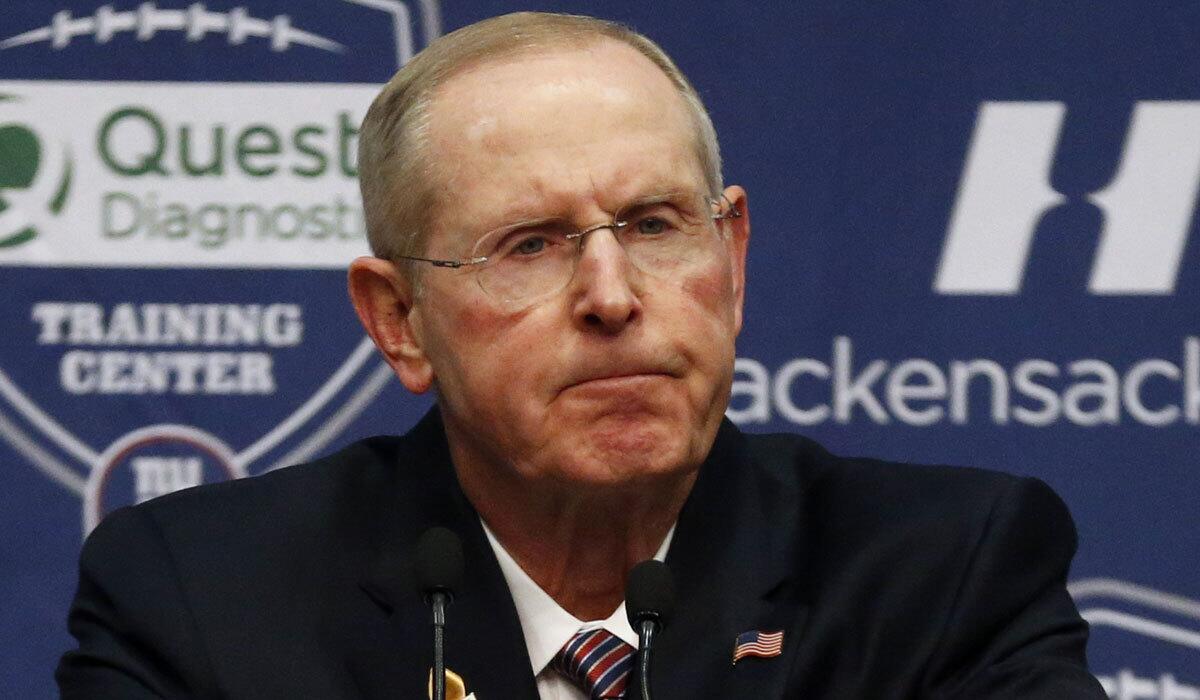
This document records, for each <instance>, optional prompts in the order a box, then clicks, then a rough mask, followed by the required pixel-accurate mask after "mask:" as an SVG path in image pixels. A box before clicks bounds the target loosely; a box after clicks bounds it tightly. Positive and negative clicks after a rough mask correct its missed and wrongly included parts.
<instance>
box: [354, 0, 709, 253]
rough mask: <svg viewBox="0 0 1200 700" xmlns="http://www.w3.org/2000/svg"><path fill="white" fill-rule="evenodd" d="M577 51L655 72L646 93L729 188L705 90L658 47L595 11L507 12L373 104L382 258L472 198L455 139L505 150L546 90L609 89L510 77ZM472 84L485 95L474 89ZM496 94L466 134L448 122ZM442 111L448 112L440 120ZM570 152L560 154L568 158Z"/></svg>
mask: <svg viewBox="0 0 1200 700" xmlns="http://www.w3.org/2000/svg"><path fill="white" fill-rule="evenodd" d="M569 54H575V55H576V56H577V57H579V56H582V57H584V58H585V59H587V60H594V61H596V68H597V69H599V70H603V69H604V67H605V65H604V63H603V61H608V60H619V61H622V62H623V63H624V64H628V65H639V66H640V69H641V70H644V71H650V72H652V73H654V74H655V75H656V76H657V80H658V82H657V85H656V86H655V89H656V90H657V91H658V92H656V94H653V95H643V96H642V99H649V100H654V101H656V102H657V103H660V104H661V105H663V109H664V110H665V112H669V113H671V114H672V115H673V116H672V117H671V118H672V119H674V118H675V116H679V117H681V118H680V119H679V120H678V122H677V123H676V124H674V126H677V127H678V128H679V129H680V130H681V133H682V134H684V136H685V138H686V139H687V140H688V143H689V145H690V148H691V151H692V154H693V156H694V158H695V161H696V162H697V163H698V164H699V168H700V169H701V170H702V172H703V178H704V181H705V183H706V186H707V187H708V188H709V189H710V190H711V191H712V192H714V193H715V192H718V191H719V190H720V187H721V177H720V156H719V151H718V147H717V142H716V136H715V133H714V131H713V128H712V123H711V121H710V120H709V118H708V115H707V113H706V112H705V110H704V107H703V105H702V104H701V102H700V100H699V97H698V96H697V95H696V92H695V90H694V89H693V88H692V86H691V85H690V84H689V83H688V81H687V79H686V78H685V77H684V76H683V75H682V73H680V72H679V70H678V68H676V67H675V65H674V63H673V62H672V61H671V59H670V58H669V57H667V55H666V54H665V53H663V52H662V50H661V49H660V48H659V47H658V46H657V45H655V44H654V43H653V42H651V41H650V40H649V39H646V38H645V37H643V36H641V35H640V34H637V33H635V32H633V31H632V30H630V29H628V28H626V27H623V26H621V25H618V24H615V23H612V22H607V21H603V20H598V19H594V18H590V17H579V16H574V15H556V14H544V13H516V14H511V15H504V16H502V17H496V18H493V19H489V20H485V21H483V22H479V23H477V24H473V25H470V26H468V27H464V28H462V29H459V30H458V31H456V32H453V33H451V34H448V35H446V36H445V37H442V38H440V39H438V40H437V41H435V42H433V43H432V44H431V45H430V46H429V47H428V48H426V49H425V50H424V51H422V52H421V53H420V54H418V55H417V56H416V57H415V58H414V59H413V60H412V61H410V62H409V63H408V64H407V65H405V66H404V67H403V68H402V69H401V70H400V71H399V72H398V73H397V74H396V75H395V76H394V77H393V78H392V80H391V81H389V83H388V84H387V85H386V86H385V87H384V89H383V91H382V92H381V93H380V95H379V96H378V97H377V98H376V99H375V102H374V103H373V104H372V105H371V108H370V110H369V111H368V113H367V117H366V119H365V120H364V122H363V127H362V133H361V137H360V144H359V170H360V182H361V187H362V193H363V204H364V209H365V213H366V220H367V230H368V235H369V237H370V242H371V248H372V250H373V251H374V253H375V254H376V255H378V256H380V257H384V258H391V259H394V258H396V257H397V256H400V255H413V254H420V253H421V252H423V250H424V245H425V242H426V240H427V236H428V229H429V226H430V224H431V223H432V221H433V218H432V217H433V215H434V212H436V210H437V209H438V208H439V205H440V204H442V203H443V202H444V201H446V200H444V199H443V197H442V196H441V194H442V193H443V192H448V191H449V192H451V193H452V194H454V195H457V196H460V197H461V196H469V195H470V193H469V192H453V191H452V190H451V189H448V188H453V186H454V185H453V183H454V179H455V174H456V172H458V171H460V170H461V168H462V167H463V164H462V162H461V160H458V159H453V158H449V157H448V156H447V153H448V152H447V150H446V146H447V145H449V144H448V143H447V139H449V140H456V139H460V138H465V139H468V140H473V141H472V142H473V143H475V144H476V145H480V146H484V147H489V148H491V147H500V144H499V143H498V139H503V138H504V137H503V136H502V135H501V132H502V131H504V130H506V129H507V128H508V127H511V126H513V124H512V120H511V119H510V117H512V116H513V115H514V114H516V113H520V112H521V110H523V109H526V108H527V105H528V104H529V102H530V101H532V100H533V96H534V95H535V94H536V95H539V96H542V97H544V96H547V95H549V94H551V93H553V92H555V91H558V92H559V93H562V92H563V91H576V92H579V91H584V90H596V89H601V88H600V86H599V85H597V84H596V83H595V81H594V80H593V81H591V82H589V78H588V76H587V75H585V73H586V71H581V72H579V74H578V75H576V76H575V78H574V79H570V78H567V77H564V76H562V75H560V76H559V79H558V80H557V81H552V82H551V83H548V84H544V85H531V84H530V83H529V82H528V81H525V82H524V83H523V84H518V83H520V77H521V76H520V75H518V74H517V73H516V72H512V71H509V72H508V74H505V69H504V66H505V65H508V66H513V65H517V64H521V63H523V62H529V61H534V62H538V61H551V62H553V61H561V60H567V57H568V55H569ZM485 72H486V73H488V74H489V75H491V76H492V78H493V79H496V78H499V77H501V76H504V77H505V79H506V80H507V81H508V82H507V83H506V86H507V88H506V89H507V91H508V92H505V90H504V89H501V87H500V85H499V84H496V83H492V84H483V85H481V84H480V81H479V79H478V77H477V76H478V75H481V74H483V73H485ZM468 91H473V92H474V93H476V94H475V95H474V96H473V97H472V96H468V95H467V94H466V93H467V92H468ZM580 94H581V93H580ZM592 96H593V97H599V98H602V99H603V98H605V97H607V98H609V99H611V100H621V99H629V98H630V97H631V96H630V95H615V94H613V95H607V96H606V95H602V94H601V95H592ZM487 99H490V100H492V102H491V114H490V116H489V115H488V114H486V113H479V114H477V115H476V116H477V118H476V121H475V123H473V124H457V126H458V127H460V128H459V130H458V132H457V133H451V131H450V130H449V129H442V128H441V126H442V123H443V120H444V119H447V115H449V116H453V112H452V111H448V110H446V109H444V107H445V106H447V105H454V104H465V103H463V102H462V100H466V101H467V102H466V103H471V104H475V105H476V106H482V104H481V103H480V100H487ZM614 104H615V103H614ZM439 110H441V112H442V114H440V115H439V116H437V117H436V118H435V116H434V115H435V112H437V111H439ZM594 118H595V115H590V114H585V113H583V112H581V111H574V112H573V113H571V112H570V110H565V111H564V113H563V114H562V115H561V120H567V119H571V120H583V121H584V122H586V121H587V120H589V119H594ZM561 120H556V121H555V124H557V123H559V121H561ZM525 123H528V121H526V122H525ZM544 126H545V127H550V126H551V124H545V125H544ZM435 127H436V128H435ZM435 131H436V132H437V134H436V136H435V133H434V132H435ZM526 143H528V142H527V141H526ZM568 157H569V155H568V154H566V153H560V155H559V158H560V159H565V158H568Z"/></svg>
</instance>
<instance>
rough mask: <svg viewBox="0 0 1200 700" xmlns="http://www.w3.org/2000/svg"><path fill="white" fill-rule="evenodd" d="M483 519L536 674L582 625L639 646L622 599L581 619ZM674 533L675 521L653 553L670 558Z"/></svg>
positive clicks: (659, 556) (484, 528) (661, 558)
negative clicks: (603, 612) (602, 614)
mask: <svg viewBox="0 0 1200 700" xmlns="http://www.w3.org/2000/svg"><path fill="white" fill-rule="evenodd" d="M480 522H481V523H483V531H484V533H485V534H487V538H488V543H489V544H491V545H492V551H493V552H495V553H496V561H497V562H498V563H499V564H500V571H501V573H503V574H504V580H505V582H506V583H508V590H509V592H510V593H511V594H512V599H513V604H514V605H515V606H516V608H517V617H518V618H519V619H520V620H521V631H522V632H523V633H524V635H525V649H526V650H527V651H528V652H529V663H530V666H531V667H532V669H533V675H535V676H536V675H538V674H539V673H541V672H542V669H544V668H546V666H547V665H548V664H549V663H550V662H551V661H552V660H553V659H554V655H555V654H557V653H558V650H559V649H561V648H562V645H564V644H566V643H567V640H569V639H570V638H571V637H573V636H575V633H576V632H578V631H579V630H580V629H595V628H597V627H603V628H604V629H606V630H608V631H609V632H611V633H612V634H614V635H616V636H617V637H619V638H620V639H621V640H622V641H623V642H625V643H626V644H628V645H630V646H632V647H634V648H635V649H636V648H637V645H638V636H637V633H636V632H634V631H633V627H632V626H630V624H629V619H628V617H626V615H625V601H621V605H620V606H619V607H618V608H617V609H616V610H614V611H613V613H612V614H611V615H609V616H608V617H607V618H605V619H603V620H589V621H584V620H580V619H579V618H577V617H575V616H574V615H572V614H571V613H569V612H567V611H566V610H564V609H563V608H562V606H561V605H559V604H558V603H557V602H556V601H555V600H554V599H553V598H551V597H550V594H548V593H546V592H545V591H543V590H542V589H541V587H540V586H538V585H537V584H536V583H534V581H533V579H531V578H530V577H529V574H527V573H525V570H524V569H522V568H521V566H520V565H519V564H517V562H516V560H514V559H513V558H512V556H511V555H510V554H509V553H508V551H507V550H505V549H504V545H502V544H500V541H499V540H497V539H496V535H494V534H493V533H492V530H491V528H489V527H488V526H487V523H484V522H483V521H482V519H480ZM674 535H675V526H674V525H672V526H671V529H670V530H669V531H667V536H666V537H665V538H663V541H662V544H661V545H659V547H658V552H656V553H655V554H654V558H655V559H657V560H658V561H663V560H665V559H666V558H667V548H668V547H670V545H671V538H672V537H674Z"/></svg>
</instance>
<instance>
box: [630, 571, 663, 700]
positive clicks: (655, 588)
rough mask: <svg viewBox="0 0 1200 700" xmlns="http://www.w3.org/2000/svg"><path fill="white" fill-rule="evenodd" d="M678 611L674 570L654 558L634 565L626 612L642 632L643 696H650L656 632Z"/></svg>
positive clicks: (640, 681)
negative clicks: (672, 572)
mask: <svg viewBox="0 0 1200 700" xmlns="http://www.w3.org/2000/svg"><path fill="white" fill-rule="evenodd" d="M674 611H675V584H674V582H672V580H671V570H670V569H668V568H667V565H666V564H664V563H662V562H661V561H656V560H654V559H651V560H649V561H644V562H642V563H641V564H638V565H637V566H635V567H633V570H632V571H630V572H629V579H628V580H627V582H626V584H625V614H626V615H628V616H629V624H630V625H632V626H633V629H634V631H636V632H637V633H638V654H637V656H638V664H637V666H638V686H639V687H640V688H641V689H642V691H641V694H642V700H650V652H651V651H652V650H653V648H654V635H655V634H657V633H658V632H660V631H662V629H663V628H664V627H666V626H667V622H668V621H669V620H670V619H671V613H673V612H674Z"/></svg>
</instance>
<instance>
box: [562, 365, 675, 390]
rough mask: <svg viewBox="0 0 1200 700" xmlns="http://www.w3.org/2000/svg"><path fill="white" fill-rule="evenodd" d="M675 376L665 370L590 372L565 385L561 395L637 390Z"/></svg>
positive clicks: (656, 368)
mask: <svg viewBox="0 0 1200 700" xmlns="http://www.w3.org/2000/svg"><path fill="white" fill-rule="evenodd" d="M674 376H675V375H674V374H673V373H671V372H669V371H667V370H665V369H664V368H658V367H655V368H639V369H630V370H613V371H604V372H589V373H588V374H586V375H584V376H582V377H579V378H576V379H574V380H573V381H571V382H570V383H568V384H567V385H565V386H564V387H563V388H562V389H561V390H560V391H559V393H560V394H561V393H562V392H564V391H567V390H569V389H579V388H595V389H598V390H603V389H605V388H612V389H622V388H629V389H636V388H637V385H639V384H643V383H646V382H649V381H653V380H655V379H663V378H666V379H670V378H672V377H674Z"/></svg>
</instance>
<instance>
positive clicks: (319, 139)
mask: <svg viewBox="0 0 1200 700" xmlns="http://www.w3.org/2000/svg"><path fill="white" fill-rule="evenodd" d="M376 91H377V88H376V87H374V86H367V85H334V84H331V85H319V86H314V85H290V84H262V85H247V84H204V83H200V84H186V85H184V84H162V83H82V82H78V83H72V82H60V81H54V82H49V81H47V82H39V81H28V82H16V81H10V82H0V92H4V93H10V94H14V95H18V96H19V98H18V99H13V100H8V101H5V102H0V125H7V126H3V127H0V128H3V129H4V130H3V131H0V148H2V149H4V153H5V154H10V153H11V154H12V155H11V157H6V158H4V159H3V161H0V162H2V163H3V165H2V166H0V170H2V172H0V198H3V200H2V201H3V202H4V204H5V205H6V209H5V210H4V211H0V216H4V213H5V211H7V210H8V209H11V210H12V213H10V214H9V215H8V216H7V217H5V218H4V219H3V221H4V222H5V223H4V225H3V228H0V231H2V232H3V239H2V240H3V241H4V242H5V243H6V244H7V247H0V265H55V266H59V265H66V266H69V265H78V266H84V267H120V266H134V267H214V266H215V267H264V266H265V267H294V268H304V267H316V268H323V267H342V266H344V265H345V264H346V263H347V262H348V261H349V260H350V259H352V258H353V257H354V256H356V255H359V254H362V253H363V252H365V251H366V231H365V226H364V223H363V216H362V210H361V205H360V202H359V195H358V182H357V176H358V169H357V162H356V160H355V153H356V150H357V144H358V123H359V122H360V121H361V119H362V116H363V114H364V113H365V111H366V107H367V106H368V105H369V104H370V100H371V99H372V98H373V97H374V94H375V92H376ZM248 107H249V108H248ZM68 195H69V202H68ZM68 203H69V206H68ZM35 238H36V241H34V239H35ZM30 241H34V242H35V243H36V245H19V244H21V243H25V242H30Z"/></svg>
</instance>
